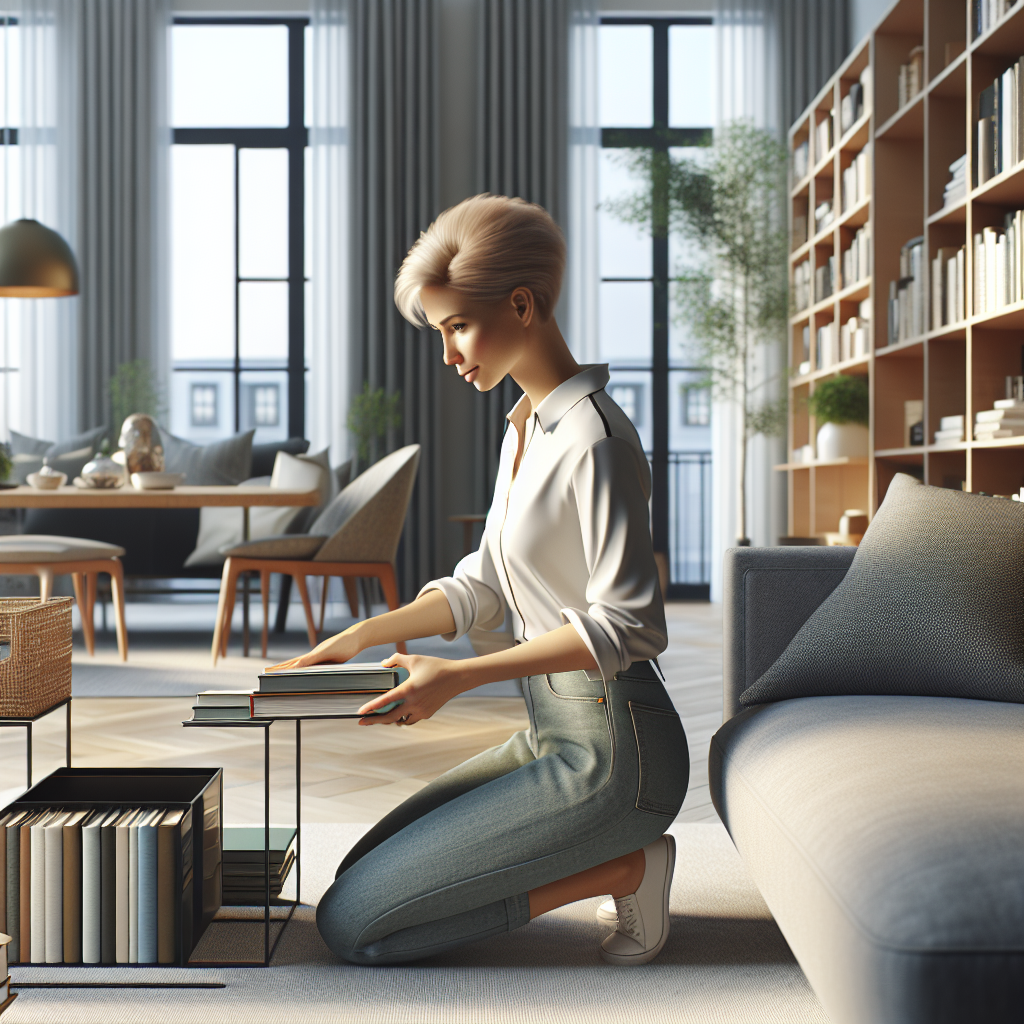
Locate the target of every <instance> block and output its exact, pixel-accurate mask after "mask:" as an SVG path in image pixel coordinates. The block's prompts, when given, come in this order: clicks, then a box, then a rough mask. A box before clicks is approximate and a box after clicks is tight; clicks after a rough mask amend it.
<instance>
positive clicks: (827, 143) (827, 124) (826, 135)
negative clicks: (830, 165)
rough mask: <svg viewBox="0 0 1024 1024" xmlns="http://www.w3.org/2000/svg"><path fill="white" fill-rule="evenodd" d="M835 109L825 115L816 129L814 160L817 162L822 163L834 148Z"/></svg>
mask: <svg viewBox="0 0 1024 1024" xmlns="http://www.w3.org/2000/svg"><path fill="white" fill-rule="evenodd" d="M835 113H836V112H835V111H834V110H830V111H829V112H828V116H827V117H823V118H822V119H821V120H820V121H819V122H818V124H817V126H816V127H815V129H814V132H815V134H814V162H815V164H819V163H821V161H822V160H823V159H824V158H825V155H826V154H827V153H828V152H829V150H830V149H831V148H832V144H833V141H834V139H833V130H832V125H833V123H834V121H835Z"/></svg>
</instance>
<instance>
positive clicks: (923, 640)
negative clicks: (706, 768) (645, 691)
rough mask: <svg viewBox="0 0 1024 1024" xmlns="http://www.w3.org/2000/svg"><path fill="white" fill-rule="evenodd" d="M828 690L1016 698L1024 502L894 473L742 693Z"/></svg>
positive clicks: (750, 696)
mask: <svg viewBox="0 0 1024 1024" xmlns="http://www.w3.org/2000/svg"><path fill="white" fill-rule="evenodd" d="M837 694H911V695H919V696H933V697H971V698H980V699H982V700H999V701H1014V702H1016V703H1024V505H1022V504H1021V503H1020V502H1015V501H1007V500H1006V499H1003V498H991V497H985V496H982V495H977V494H969V493H964V492H962V491H953V490H947V489H945V488H942V487H926V486H925V485H923V484H921V483H919V482H918V481H917V480H915V479H914V478H913V477H909V476H905V475H904V474H897V475H896V477H895V478H894V479H893V481H892V483H891V484H890V485H889V491H888V493H887V494H886V497H885V501H884V502H883V503H882V505H881V507H880V508H879V510H878V513H877V514H876V515H875V518H874V520H873V521H872V523H871V525H870V526H869V527H868V531H867V533H866V534H865V535H864V539H863V540H862V541H861V544H860V547H859V548H858V549H857V554H856V555H855V556H854V559H853V563H852V564H851V565H850V568H849V571H848V572H847V573H846V575H845V577H844V578H843V581H842V582H841V583H840V584H839V585H838V586H837V587H836V589H835V590H834V591H833V592H832V593H831V594H830V595H829V596H828V597H827V598H826V599H825V600H824V601H823V602H822V603H821V605H820V606H819V607H818V609H817V610H816V611H815V612H814V614H813V615H811V617H810V618H809V619H808V620H807V622H805V623H804V625H803V626H802V628H801V629H800V631H799V632H798V633H797V634H796V636H795V637H794V638H793V640H792V641H791V642H790V644H789V646H788V647H787V648H786V650H785V651H784V652H783V653H782V655H781V656H780V657H779V659H778V661H776V662H775V663H774V664H773V665H772V666H771V667H770V668H769V669H768V670H767V671H766V672H765V673H764V675H762V676H761V677H760V678H759V679H758V680H757V681H756V682H755V683H754V684H753V686H751V687H749V688H748V689H747V690H745V691H744V692H743V694H742V695H741V696H740V701H741V703H743V704H746V705H751V704H763V703H765V702H767V701H774V700H785V699H786V698H789V697H808V696H819V695H820V696H826V695H837Z"/></svg>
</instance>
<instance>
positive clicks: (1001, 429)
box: [974, 423, 1024, 441]
mask: <svg viewBox="0 0 1024 1024" xmlns="http://www.w3.org/2000/svg"><path fill="white" fill-rule="evenodd" d="M984 426H985V424H978V425H976V426H975V428H974V440H975V441H999V440H1002V438H1004V437H1024V423H1015V424H1012V425H1011V424H1006V425H1004V424H999V425H996V424H992V426H993V429H992V430H987V429H983V428H984Z"/></svg>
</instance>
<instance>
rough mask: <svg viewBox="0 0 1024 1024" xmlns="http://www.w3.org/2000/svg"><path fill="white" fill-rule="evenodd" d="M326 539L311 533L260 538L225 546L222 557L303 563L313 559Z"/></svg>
mask: <svg viewBox="0 0 1024 1024" xmlns="http://www.w3.org/2000/svg"><path fill="white" fill-rule="evenodd" d="M325 540H327V538H326V537H323V536H318V535H315V534H311V533H298V534H295V533H283V534H279V535H278V536H276V537H260V538H259V539H258V540H250V541H245V542H243V543H241V544H225V545H224V547H222V548H221V549H220V553H221V554H222V555H233V556H234V557H235V558H286V559H288V560H289V561H303V560H305V559H307V558H312V557H313V556H314V555H315V554H316V553H317V551H319V550H320V548H321V546H322V545H323V542H324V541H325Z"/></svg>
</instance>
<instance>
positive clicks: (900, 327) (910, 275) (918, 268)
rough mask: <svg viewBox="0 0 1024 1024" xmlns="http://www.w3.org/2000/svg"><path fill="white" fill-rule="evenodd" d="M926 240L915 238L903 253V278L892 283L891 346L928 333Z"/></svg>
mask: <svg viewBox="0 0 1024 1024" xmlns="http://www.w3.org/2000/svg"><path fill="white" fill-rule="evenodd" d="M923 263H924V238H923V236H921V235H918V236H917V237H916V238H911V239H910V241H909V242H907V243H906V244H905V245H904V246H903V248H902V249H900V277H899V280H898V281H890V282H889V344H890V345H895V344H896V343H897V342H899V341H906V340H907V339H908V338H916V337H918V336H919V335H921V334H924V332H925V323H926V321H925V315H924V314H925V304H924V286H925V280H924V267H923Z"/></svg>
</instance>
